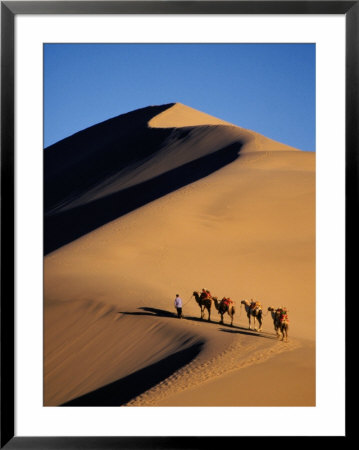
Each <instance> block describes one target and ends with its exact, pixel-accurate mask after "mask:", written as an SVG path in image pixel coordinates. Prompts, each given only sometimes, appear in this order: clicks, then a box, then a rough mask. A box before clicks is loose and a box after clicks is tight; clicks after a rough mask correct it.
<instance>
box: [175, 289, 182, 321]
mask: <svg viewBox="0 0 359 450" xmlns="http://www.w3.org/2000/svg"><path fill="white" fill-rule="evenodd" d="M175 308H176V309H177V317H178V318H179V319H182V299H181V297H180V296H179V294H176V298H175Z"/></svg>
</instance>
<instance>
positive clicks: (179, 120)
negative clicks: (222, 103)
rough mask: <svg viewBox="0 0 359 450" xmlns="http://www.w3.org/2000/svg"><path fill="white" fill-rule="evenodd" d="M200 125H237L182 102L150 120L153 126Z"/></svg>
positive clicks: (149, 124)
mask: <svg viewBox="0 0 359 450" xmlns="http://www.w3.org/2000/svg"><path fill="white" fill-rule="evenodd" d="M200 125H227V126H232V127H235V126H236V125H233V124H232V123H229V122H226V121H224V120H222V119H218V118H217V117H214V116H211V115H209V114H206V113H204V112H202V111H198V110H197V109H194V108H191V107H190V106H186V105H183V104H182V103H175V104H174V105H173V106H171V107H170V108H168V109H166V110H165V111H162V112H160V113H159V114H157V115H156V116H154V117H153V118H152V119H151V120H150V121H149V122H148V126H149V127H151V128H178V127H197V126H200Z"/></svg>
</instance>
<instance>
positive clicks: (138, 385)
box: [61, 342, 203, 406]
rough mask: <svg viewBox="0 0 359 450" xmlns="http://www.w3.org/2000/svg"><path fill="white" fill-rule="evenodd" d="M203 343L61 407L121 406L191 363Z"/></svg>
mask: <svg viewBox="0 0 359 450" xmlns="http://www.w3.org/2000/svg"><path fill="white" fill-rule="evenodd" d="M202 346H203V342H199V343H196V344H194V345H192V346H191V347H189V348H186V349H184V350H181V351H179V352H177V353H174V354H173V355H171V356H168V357H167V358H164V359H162V360H161V361H158V362H157V363H154V364H152V365H150V366H148V367H145V368H144V369H141V370H138V371H137V372H135V373H133V374H131V375H128V376H127V377H124V378H122V379H120V380H117V381H114V382H113V383H110V384H108V385H107V386H104V387H101V388H99V389H96V390H95V391H92V392H89V393H88V394H85V395H82V396H81V397H78V398H75V399H74V400H71V401H69V402H67V403H64V404H63V405H61V406H121V405H124V404H125V403H127V402H129V401H130V400H131V399H133V398H135V397H137V396H138V395H140V394H142V393H143V392H145V391H147V390H148V389H150V388H152V387H153V386H155V385H156V384H158V383H160V382H161V381H163V380H165V379H166V378H168V377H169V376H171V375H172V374H173V373H174V372H175V371H176V370H178V369H180V368H181V367H183V366H185V365H186V364H188V363H189V362H190V361H192V360H193V359H194V358H195V357H196V356H197V355H198V353H199V352H200V351H201V348H202Z"/></svg>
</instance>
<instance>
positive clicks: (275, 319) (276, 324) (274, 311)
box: [268, 306, 280, 338]
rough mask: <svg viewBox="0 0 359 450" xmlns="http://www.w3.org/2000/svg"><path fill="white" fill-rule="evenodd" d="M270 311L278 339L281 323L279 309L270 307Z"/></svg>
mask: <svg viewBox="0 0 359 450" xmlns="http://www.w3.org/2000/svg"><path fill="white" fill-rule="evenodd" d="M268 311H270V313H271V316H272V319H273V325H274V331H275V332H276V334H277V337H278V338H279V331H280V322H279V314H278V308H276V309H274V308H273V306H268Z"/></svg>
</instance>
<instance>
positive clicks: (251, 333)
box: [219, 325, 277, 339]
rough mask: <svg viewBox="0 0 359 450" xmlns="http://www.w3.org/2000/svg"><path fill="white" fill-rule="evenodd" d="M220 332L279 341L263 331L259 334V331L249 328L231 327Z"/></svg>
mask: <svg viewBox="0 0 359 450" xmlns="http://www.w3.org/2000/svg"><path fill="white" fill-rule="evenodd" d="M219 331H222V332H223V333H234V334H243V335H246V336H256V337H261V338H265V339H277V338H276V337H275V336H272V335H270V334H268V333H263V332H262V331H261V332H260V333H259V332H258V331H254V330H253V331H250V330H248V328H243V327H238V326H235V325H234V326H233V327H231V326H229V327H228V328H221V329H220V330H219Z"/></svg>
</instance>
